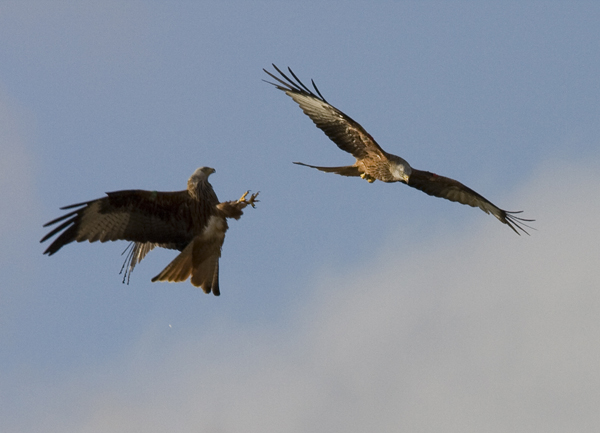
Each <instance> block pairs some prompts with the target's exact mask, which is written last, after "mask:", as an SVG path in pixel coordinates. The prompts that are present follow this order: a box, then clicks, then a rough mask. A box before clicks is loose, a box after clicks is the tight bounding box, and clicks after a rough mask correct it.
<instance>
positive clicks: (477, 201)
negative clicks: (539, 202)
mask: <svg viewBox="0 0 600 433" xmlns="http://www.w3.org/2000/svg"><path fill="white" fill-rule="evenodd" d="M273 67H274V68H275V70H276V71H277V72H278V73H279V74H280V76H281V77H277V76H276V75H274V74H273V73H271V72H269V71H267V70H266V69H263V71H265V72H266V73H267V74H268V75H269V76H270V77H271V78H273V79H275V80H276V81H277V83H273V82H270V81H266V80H264V81H266V82H267V83H269V84H272V85H273V86H275V87H276V88H278V89H279V90H282V91H284V92H285V93H286V95H288V96H289V97H291V98H292V99H293V100H294V101H296V103H297V104H298V105H299V106H300V108H302V111H304V114H306V115H307V116H308V117H310V118H311V119H312V121H313V122H314V123H315V125H317V127H318V128H319V129H321V130H322V131H323V132H324V133H325V134H326V135H327V136H328V137H329V138H330V139H331V141H333V142H334V143H335V144H337V146H338V147H339V148H340V149H342V150H344V151H346V152H348V153H350V154H352V156H354V157H355V158H356V162H355V163H354V164H353V165H348V166H342V167H319V166H315V165H309V164H304V163H302V162H294V164H298V165H303V166H305V167H311V168H316V169H317V170H321V171H324V172H328V173H337V174H339V175H342V176H360V177H361V178H363V179H365V180H367V181H368V182H370V183H372V182H375V181H376V180H380V181H382V182H402V183H405V184H407V185H408V186H412V187H413V188H416V189H418V190H421V191H423V192H424V193H426V194H429V195H432V196H435V197H441V198H445V199H447V200H450V201H455V202H458V203H462V204H466V205H469V206H472V207H478V208H480V209H481V210H482V211H484V212H485V213H488V214H490V213H491V214H492V215H494V216H495V217H496V218H498V220H500V221H501V222H503V223H504V224H506V225H508V226H509V227H510V228H511V229H513V230H514V232H515V233H517V234H518V235H520V233H519V230H521V231H522V232H524V233H526V234H529V233H527V231H525V229H524V228H523V227H522V226H525V227H529V226H528V225H527V224H526V222H531V221H534V220H530V219H524V218H520V217H518V216H516V215H515V214H519V213H521V212H522V211H517V212H514V211H506V210H503V209H500V208H499V207H498V206H496V205H494V204H493V203H492V202H490V201H489V200H488V199H486V198H485V197H483V196H482V195H480V194H478V193H477V192H475V191H473V190H472V189H471V188H469V187H467V186H465V185H463V184H462V183H460V182H458V181H456V180H454V179H450V178H449V177H444V176H439V175H437V174H435V173H431V172H429V171H423V170H417V169H416V168H413V167H411V166H410V164H409V163H408V162H407V161H405V160H404V159H403V158H400V157H399V156H396V155H392V154H391V153H387V152H386V151H385V150H383V149H382V148H381V146H379V144H377V142H376V141H375V139H373V137H371V135H370V134H369V133H368V132H367V131H365V129H364V128H363V127H362V126H361V125H360V124H359V123H358V122H356V121H354V120H352V119H351V118H350V116H348V115H346V114H344V113H343V112H342V111H340V110H338V109H337V108H335V107H334V106H333V105H331V104H330V103H328V102H327V101H326V100H325V98H324V97H323V95H321V92H320V91H319V89H318V88H317V85H316V84H315V82H314V81H313V80H311V83H312V85H313V88H314V92H313V91H312V90H310V89H309V88H308V87H306V86H305V85H304V84H303V83H302V82H301V81H300V80H299V79H298V77H297V76H296V74H294V72H293V71H292V70H291V69H290V68H288V71H289V72H290V74H291V76H292V78H290V77H288V76H287V75H286V74H285V73H283V72H282V71H281V70H280V69H279V68H278V67H277V66H275V65H274V64H273ZM315 92H316V93H315ZM529 228H531V227H529Z"/></svg>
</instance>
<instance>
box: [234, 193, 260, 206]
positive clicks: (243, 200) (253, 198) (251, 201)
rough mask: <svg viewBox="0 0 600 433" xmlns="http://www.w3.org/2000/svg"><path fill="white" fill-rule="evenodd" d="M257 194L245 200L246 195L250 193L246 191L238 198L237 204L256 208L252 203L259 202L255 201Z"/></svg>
mask: <svg viewBox="0 0 600 433" xmlns="http://www.w3.org/2000/svg"><path fill="white" fill-rule="evenodd" d="M259 192H260V191H259ZM259 192H257V193H254V194H252V195H251V196H250V198H249V199H248V200H246V196H247V195H248V194H249V193H250V191H246V192H245V193H244V194H243V195H242V196H241V197H240V198H239V200H238V201H237V202H238V203H245V204H247V205H250V206H252V207H256V206H255V205H254V203H258V202H259V200H256V197H258V193H259Z"/></svg>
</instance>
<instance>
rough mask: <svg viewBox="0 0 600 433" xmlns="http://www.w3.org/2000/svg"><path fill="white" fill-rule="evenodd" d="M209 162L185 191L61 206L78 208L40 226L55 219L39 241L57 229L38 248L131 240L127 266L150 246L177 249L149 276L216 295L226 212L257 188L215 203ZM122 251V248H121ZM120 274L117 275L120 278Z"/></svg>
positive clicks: (236, 214)
mask: <svg viewBox="0 0 600 433" xmlns="http://www.w3.org/2000/svg"><path fill="white" fill-rule="evenodd" d="M214 172H215V169H214V168H210V167H201V168H199V169H197V170H196V171H195V172H194V174H192V176H191V177H190V179H189V180H188V187H187V190H185V191H175V192H158V191H143V190H125V191H115V192H109V193H106V195H107V197H103V198H100V199H97V200H92V201H87V202H83V203H77V204H73V205H70V206H65V207H62V208H61V209H73V208H78V209H76V210H74V211H72V212H70V213H68V214H66V215H63V216H61V217H59V218H56V219H55V220H52V221H50V222H49V223H46V224H44V227H47V226H50V225H52V224H56V223H61V224H60V225H59V226H58V227H56V228H54V230H52V231H51V232H50V233H48V234H47V235H46V236H44V238H43V239H42V240H41V241H40V242H44V241H45V240H47V239H49V238H50V237H52V236H54V235H55V234H57V233H59V232H61V231H62V233H60V235H59V236H58V237H57V238H56V239H55V240H54V242H52V244H50V246H49V247H48V248H47V249H46V251H44V254H48V255H49V256H51V255H52V254H54V253H55V252H57V251H58V250H59V249H60V248H62V247H63V246H64V245H67V244H69V243H71V242H73V241H77V242H83V241H90V242H95V241H100V242H106V241H116V240H127V241H131V242H132V243H131V245H130V246H129V247H128V249H130V250H129V253H128V254H127V259H126V260H125V264H124V265H123V268H125V266H126V265H127V264H128V262H129V265H128V269H126V270H125V277H127V272H129V274H131V272H132V271H133V268H134V267H135V265H136V264H137V263H139V262H140V261H141V260H142V259H143V258H144V257H145V256H146V254H148V252H150V251H151V250H152V249H153V248H155V247H161V248H169V249H174V250H179V251H181V253H180V254H179V255H178V256H177V257H175V259H174V260H173V261H172V262H171V263H169V264H168V265H167V267H166V268H165V269H164V270H163V271H162V272H161V273H160V274H158V275H157V276H156V277H154V278H152V281H153V282H154V281H171V282H179V281H185V280H187V279H188V277H190V276H191V283H192V284H193V285H194V286H196V287H202V290H204V292H205V293H210V292H211V291H212V293H214V295H215V296H219V294H220V291H219V257H221V247H222V246H223V242H224V241H225V232H226V231H227V228H228V225H227V220H226V219H227V218H235V219H239V218H240V217H241V216H242V214H243V212H242V209H244V208H245V207H246V206H247V205H251V206H252V207H254V203H256V202H257V201H258V200H256V197H257V196H258V193H256V194H252V195H251V196H250V198H249V199H246V196H247V195H248V192H246V193H244V195H243V196H242V197H241V198H240V199H239V200H236V201H227V202H223V203H219V200H218V199H217V195H216V194H215V192H214V190H213V188H212V185H211V184H210V183H209V182H208V177H209V176H210V175H211V174H212V173H214ZM126 251H127V250H126ZM124 281H125V278H123V282H124Z"/></svg>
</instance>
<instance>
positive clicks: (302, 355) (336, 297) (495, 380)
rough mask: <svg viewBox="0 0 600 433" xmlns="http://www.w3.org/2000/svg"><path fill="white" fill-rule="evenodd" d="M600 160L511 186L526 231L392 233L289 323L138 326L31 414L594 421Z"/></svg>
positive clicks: (565, 426) (184, 427)
mask: <svg viewBox="0 0 600 433" xmlns="http://www.w3.org/2000/svg"><path fill="white" fill-rule="evenodd" d="M599 165H600V164H598V161H594V162H588V163H577V164H571V165H570V166H569V167H564V166H563V169H567V170H568V172H569V173H571V175H570V176H569V179H568V181H563V182H556V181H555V163H554V162H552V163H548V164H547V165H546V166H545V167H543V168H542V169H541V170H540V171H539V173H538V174H537V175H536V176H535V178H534V179H532V181H531V183H530V184H529V185H528V186H526V187H525V188H524V189H523V190H522V191H520V193H519V194H520V196H519V197H518V199H519V201H520V202H523V203H528V209H527V210H528V211H529V215H531V216H534V217H536V218H537V219H538V221H537V222H536V223H535V226H536V227H537V228H538V229H539V230H538V231H536V232H534V233H533V234H532V236H531V237H520V238H519V237H517V236H515V235H514V233H512V232H510V231H509V230H506V231H491V232H490V231H486V229H485V228H484V227H487V226H486V225H485V224H484V223H482V224H481V227H479V228H477V229H476V230H475V231H474V232H473V233H471V234H469V235H467V236H461V235H460V234H451V235H448V236H446V238H445V239H443V243H440V244H438V245H429V246H414V245H406V246H403V245H402V244H401V243H400V242H399V241H400V240H401V239H402V235H401V234H400V235H397V236H396V238H395V239H394V240H393V242H390V245H388V246H386V247H384V248H382V249H380V250H379V253H376V254H375V255H374V256H373V258H372V260H370V261H369V263H367V264H366V265H365V266H364V267H361V268H357V269H355V270H353V271H351V272H348V273H344V274H342V273H336V272H335V271H331V272H330V273H329V275H323V276H322V277H321V278H319V281H317V282H316V283H315V287H313V288H312V289H311V291H310V292H309V296H307V298H306V304H305V305H302V306H301V307H299V308H298V311H296V312H295V313H293V314H292V315H291V317H290V322H289V324H288V326H286V330H276V329H271V328H270V327H267V326H268V325H266V324H263V325H257V326H256V327H254V328H251V329H248V328H245V329H240V328H239V327H238V326H236V325H232V324H228V323H219V324H215V327H214V329H213V330H211V332H209V333H208V334H206V335H209V336H205V337H203V338H200V339H198V338H197V337H195V336H194V335H185V336H183V335H180V336H179V337H178V338H175V339H171V338H163V337H157V336H156V335H157V333H156V332H154V331H155V330H154V331H153V332H149V335H150V334H151V335H152V336H151V337H148V338H147V339H145V340H144V341H142V342H140V344H139V345H138V347H136V348H134V349H132V351H131V353H130V354H129V355H127V356H126V358H125V359H120V360H118V361H115V362H114V364H112V365H108V366H105V368H104V369H103V373H101V374H99V375H98V370H97V366H96V367H95V369H94V372H95V374H94V375H93V376H94V377H95V379H93V380H90V379H89V375H90V372H89V371H86V370H85V369H84V370H83V371H82V372H81V375H82V376H81V377H74V378H73V380H72V382H71V385H69V386H61V387H60V389H59V390H58V389H53V390H51V391H49V392H52V393H53V394H55V393H57V392H58V394H61V395H62V397H61V398H58V399H56V400H55V401H56V402H55V403H53V404H52V407H53V409H52V411H51V412H52V416H50V417H49V418H48V419H46V420H45V421H43V423H44V424H43V425H44V426H45V427H46V428H48V427H50V426H51V425H54V429H53V431H61V432H64V431H84V432H93V431H114V432H120V431H123V432H125V431H132V430H139V431H145V432H153V431H165V430H170V431H182V432H184V431H190V432H192V431H214V432H234V431H245V432H264V431H280V432H304V431H313V432H320V431H323V432H325V431H328V432H329V431H347V432H354V431H356V432H359V431H360V432H362V431H381V432H386V431H390V432H391V431H399V430H400V431H447V432H454V431H455V432H465V431H491V432H495V431H497V432H505V431H513V432H520V431H522V432H531V431H544V432H554V431H556V432H559V431H560V432H563V431H590V432H591V431H596V430H597V428H599V427H600V414H599V413H598V410H597V407H598V402H599V401H600V367H598V362H597V360H598V359H600V322H598V316H599V313H600V292H599V291H598V287H600V269H599V268H598V266H597V261H598V258H599V257H600V230H598V228H597V215H598V213H599V212H600V200H599V199H598V197H597V185H598V183H599V182H600V175H598V172H599V171H598V168H599ZM492 222H494V221H492ZM159 334H160V333H159ZM81 383H85V384H86V385H81ZM82 387H86V389H84V390H83V389H82ZM82 395H83V396H84V397H83V398H82V397H81V396H82ZM55 398H56V396H55ZM58 401H60V403H58ZM73 407H75V408H76V410H75V411H73V410H71V409H68V410H67V408H73ZM49 419H50V420H51V421H52V422H48V420H49ZM40 425H41V424H40Z"/></svg>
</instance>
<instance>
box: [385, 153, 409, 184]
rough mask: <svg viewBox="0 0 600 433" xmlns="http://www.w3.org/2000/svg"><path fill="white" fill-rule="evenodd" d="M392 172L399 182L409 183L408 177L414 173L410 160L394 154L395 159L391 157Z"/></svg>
mask: <svg viewBox="0 0 600 433" xmlns="http://www.w3.org/2000/svg"><path fill="white" fill-rule="evenodd" d="M390 172H391V173H392V176H393V177H394V180H395V181H397V182H404V183H408V179H409V178H410V175H411V173H412V167H411V166H410V164H409V163H408V162H406V161H405V160H403V159H402V158H400V157H399V156H395V155H394V159H391V158H390Z"/></svg>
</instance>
